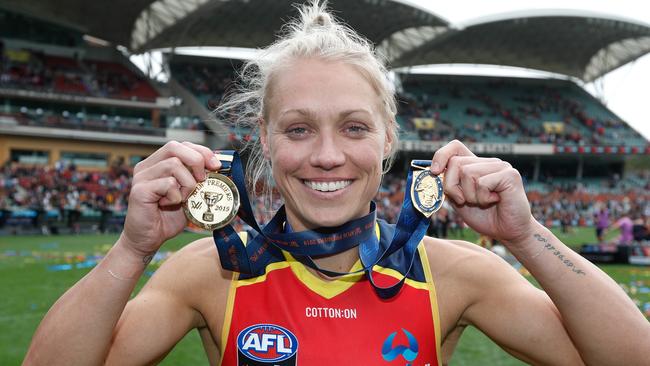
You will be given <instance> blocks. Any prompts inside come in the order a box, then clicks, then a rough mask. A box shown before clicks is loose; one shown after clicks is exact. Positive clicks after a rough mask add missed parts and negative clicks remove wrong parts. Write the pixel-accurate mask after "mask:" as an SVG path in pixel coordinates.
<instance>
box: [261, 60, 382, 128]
mask: <svg viewBox="0 0 650 366" xmlns="http://www.w3.org/2000/svg"><path fill="white" fill-rule="evenodd" d="M268 93H269V95H268V98H267V105H268V108H269V112H270V113H269V114H270V115H271V117H273V115H277V114H279V113H281V112H282V111H286V110H310V111H312V112H314V113H321V112H325V111H337V112H339V111H342V110H357V109H365V110H368V111H370V112H371V113H372V114H376V115H379V113H378V112H379V106H380V105H381V98H380V96H379V95H378V93H377V92H376V91H375V89H374V88H373V87H372V85H371V83H370V82H369V81H368V80H367V79H366V78H365V77H364V75H363V74H362V73H361V72H360V71H359V69H358V68H357V67H356V66H353V65H350V64H347V63H344V62H340V61H324V60H320V59H298V60H293V61H292V62H290V63H288V64H286V65H284V66H283V67H282V68H281V69H280V70H278V71H277V72H276V73H275V74H274V75H273V77H272V80H271V83H270V87H269V89H268Z"/></svg>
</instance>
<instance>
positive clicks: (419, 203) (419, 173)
mask: <svg viewBox="0 0 650 366" xmlns="http://www.w3.org/2000/svg"><path fill="white" fill-rule="evenodd" d="M411 166H412V167H413V168H414V169H413V173H412V174H413V175H412V177H411V178H412V184H411V201H412V202H413V207H415V209H416V210H418V211H420V212H421V213H422V214H423V215H424V216H426V217H431V215H433V214H434V213H435V212H436V211H438V210H439V209H440V207H442V203H443V202H444V200H445V194H444V192H443V187H442V179H443V175H442V174H441V175H434V174H433V173H431V171H430V170H429V167H428V166H418V165H414V164H411Z"/></svg>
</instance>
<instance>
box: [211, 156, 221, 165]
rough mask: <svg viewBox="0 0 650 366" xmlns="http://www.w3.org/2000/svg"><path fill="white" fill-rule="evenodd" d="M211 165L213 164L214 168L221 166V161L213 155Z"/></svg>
mask: <svg viewBox="0 0 650 366" xmlns="http://www.w3.org/2000/svg"><path fill="white" fill-rule="evenodd" d="M210 164H212V166H215V165H218V164H219V159H218V158H217V157H216V156H214V155H213V156H212V157H211V158H210Z"/></svg>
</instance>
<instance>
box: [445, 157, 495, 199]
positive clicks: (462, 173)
mask: <svg viewBox="0 0 650 366" xmlns="http://www.w3.org/2000/svg"><path fill="white" fill-rule="evenodd" d="M498 162H501V160H500V159H497V158H478V157H476V156H452V157H451V158H450V159H449V160H448V162H447V168H446V171H445V179H444V183H443V188H444V190H445V193H446V194H447V196H449V197H450V198H451V199H453V200H454V202H456V203H457V204H459V205H462V204H464V203H465V202H466V201H467V199H468V198H470V199H471V200H472V201H475V199H474V192H473V191H474V189H471V190H470V187H471V186H473V185H474V184H475V183H472V182H471V179H477V178H478V177H479V175H478V174H480V173H481V172H483V171H484V170H477V169H476V168H474V169H470V170H468V169H469V166H470V165H472V164H477V163H483V164H486V163H498ZM467 172H471V173H472V174H473V175H471V176H469V175H467ZM490 173H491V171H490ZM485 174H487V173H485ZM466 191H467V192H466Z"/></svg>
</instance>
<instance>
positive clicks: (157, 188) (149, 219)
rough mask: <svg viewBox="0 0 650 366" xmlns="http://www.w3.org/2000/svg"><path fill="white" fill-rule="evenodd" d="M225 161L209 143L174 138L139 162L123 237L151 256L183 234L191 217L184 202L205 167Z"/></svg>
mask: <svg viewBox="0 0 650 366" xmlns="http://www.w3.org/2000/svg"><path fill="white" fill-rule="evenodd" d="M220 167H221V163H220V162H219V160H218V159H217V158H216V157H215V155H214V153H213V152H212V151H211V150H210V149H208V148H207V147H205V146H201V145H197V144H193V143H190V142H183V143H179V142H176V141H171V142H168V143H167V144H165V145H164V146H163V147H161V148H160V149H158V150H157V151H156V152H154V153H153V154H151V156H149V157H148V158H146V159H145V160H143V161H141V162H140V163H138V164H137V165H136V166H135V168H134V171H133V184H132V187H131V192H130V195H129V207H128V212H127V216H126V221H125V223H124V231H123V233H122V238H123V239H124V241H125V244H126V245H128V246H129V249H132V250H134V251H135V252H136V253H139V254H143V255H148V254H150V253H153V252H155V251H156V250H158V248H159V247H160V245H162V243H163V242H164V241H165V240H167V239H169V238H172V237H174V236H176V235H177V234H179V233H180V232H181V231H182V230H183V228H184V227H185V225H186V224H187V220H186V218H185V215H184V213H183V208H182V203H183V202H184V201H185V200H187V197H188V196H189V195H190V193H192V190H193V189H194V187H195V186H196V183H197V182H201V181H203V180H205V177H206V175H205V170H206V169H207V170H217V169H219V168H220Z"/></svg>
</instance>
